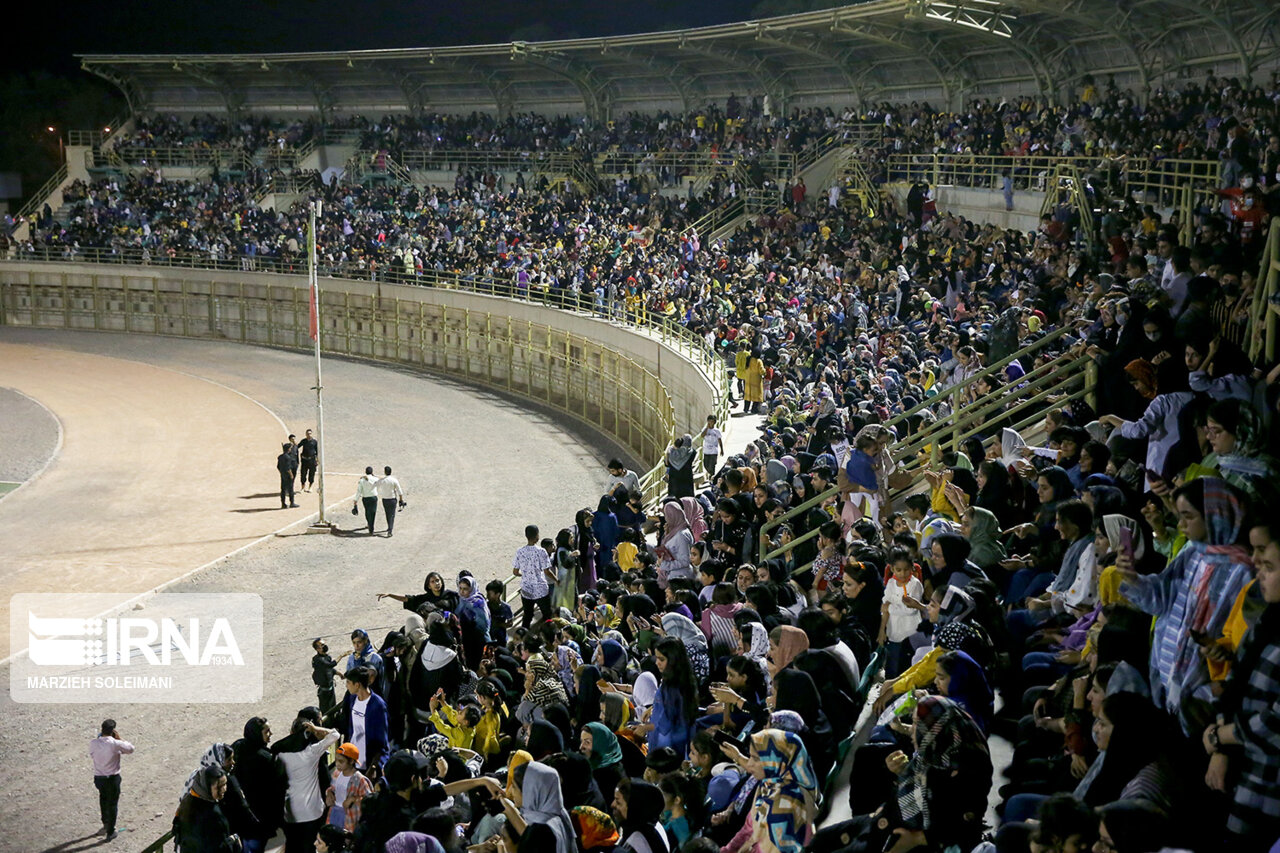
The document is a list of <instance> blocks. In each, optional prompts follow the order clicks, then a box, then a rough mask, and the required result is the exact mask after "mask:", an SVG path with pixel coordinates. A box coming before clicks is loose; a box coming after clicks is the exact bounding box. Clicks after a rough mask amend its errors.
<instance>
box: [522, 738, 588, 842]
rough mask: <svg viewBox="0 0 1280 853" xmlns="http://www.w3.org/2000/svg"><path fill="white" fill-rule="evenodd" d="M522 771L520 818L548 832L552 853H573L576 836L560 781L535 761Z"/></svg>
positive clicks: (546, 767) (551, 771)
mask: <svg viewBox="0 0 1280 853" xmlns="http://www.w3.org/2000/svg"><path fill="white" fill-rule="evenodd" d="M524 767H525V769H524V781H523V782H521V783H520V816H521V817H522V818H523V819H524V822H525V823H526V824H529V825H534V824H542V825H544V826H547V827H549V828H550V829H551V832H552V834H553V835H555V839H556V849H555V853H576V851H577V849H578V845H577V837H578V836H577V833H576V832H574V829H573V822H572V821H571V820H570V819H569V812H568V810H566V809H565V807H564V794H563V793H562V792H561V790H560V777H559V776H558V775H557V774H556V771H554V770H552V769H551V768H550V767H548V766H547V765H545V764H542V763H541V762H538V761H532V762H530V763H528V764H526V765H525V766H524Z"/></svg>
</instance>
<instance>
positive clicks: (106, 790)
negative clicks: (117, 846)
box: [93, 773, 120, 835]
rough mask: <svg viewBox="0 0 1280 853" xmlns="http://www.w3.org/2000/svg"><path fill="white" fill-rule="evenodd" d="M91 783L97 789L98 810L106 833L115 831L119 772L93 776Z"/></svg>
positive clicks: (118, 795)
mask: <svg viewBox="0 0 1280 853" xmlns="http://www.w3.org/2000/svg"><path fill="white" fill-rule="evenodd" d="M93 785H94V787H95V788H97V789H98V811H100V812H101V813H102V825H103V826H104V827H106V829H107V835H110V834H111V833H113V832H115V831H116V812H117V810H118V806H119V805H120V774H119V773H116V774H115V775H113V776H94V777H93Z"/></svg>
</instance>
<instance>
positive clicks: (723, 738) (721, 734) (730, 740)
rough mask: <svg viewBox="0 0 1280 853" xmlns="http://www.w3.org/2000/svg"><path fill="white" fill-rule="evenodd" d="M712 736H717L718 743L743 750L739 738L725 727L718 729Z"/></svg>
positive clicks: (739, 750)
mask: <svg viewBox="0 0 1280 853" xmlns="http://www.w3.org/2000/svg"><path fill="white" fill-rule="evenodd" d="M712 737H713V738H715V741H716V743H718V744H720V745H722V746H732V747H733V748H734V749H736V750H738V752H742V744H741V743H739V742H738V739H737V738H735V737H734V736H733V735H731V734H729V733H728V732H726V731H724V730H723V729H717V730H716V733H715V734H714V735H712Z"/></svg>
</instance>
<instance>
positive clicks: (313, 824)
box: [281, 817, 324, 853]
mask: <svg viewBox="0 0 1280 853" xmlns="http://www.w3.org/2000/svg"><path fill="white" fill-rule="evenodd" d="M323 825H324V818H323V817H318V818H316V819H315V820H308V821H304V822H302V823H289V822H288V821H285V823H284V825H283V826H282V827H281V828H282V829H284V853H311V851H313V850H315V849H316V836H317V835H319V834H320V827H321V826H323Z"/></svg>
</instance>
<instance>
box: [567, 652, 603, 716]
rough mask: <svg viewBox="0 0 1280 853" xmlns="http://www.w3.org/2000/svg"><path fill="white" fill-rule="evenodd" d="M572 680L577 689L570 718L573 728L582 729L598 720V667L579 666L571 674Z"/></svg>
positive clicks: (590, 665)
mask: <svg viewBox="0 0 1280 853" xmlns="http://www.w3.org/2000/svg"><path fill="white" fill-rule="evenodd" d="M573 680H574V682H575V685H576V688H577V689H576V690H575V691H574V697H573V713H572V714H570V716H571V717H572V719H573V723H574V725H575V726H578V727H582V726H585V725H586V724H587V723H591V722H595V721H596V720H598V719H600V698H601V695H602V694H601V693H600V684H599V682H600V667H598V666H596V665H595V664H586V665H584V666H580V667H578V670H577V672H575V673H574V674H573Z"/></svg>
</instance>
